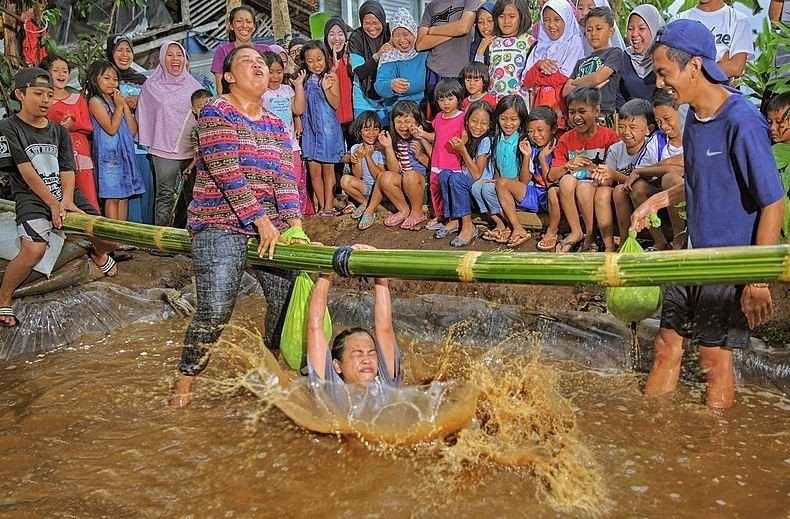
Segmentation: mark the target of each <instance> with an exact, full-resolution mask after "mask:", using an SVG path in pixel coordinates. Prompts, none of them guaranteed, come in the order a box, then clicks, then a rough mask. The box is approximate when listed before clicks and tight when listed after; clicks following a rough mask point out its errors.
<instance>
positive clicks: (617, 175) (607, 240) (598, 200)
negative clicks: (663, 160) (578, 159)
mask: <svg viewBox="0 0 790 519" xmlns="http://www.w3.org/2000/svg"><path fill="white" fill-rule="evenodd" d="M618 116H619V117H618V121H617V132H618V134H619V135H620V141H619V142H617V143H615V144H614V145H612V147H611V148H610V149H609V153H607V155H606V162H605V163H604V164H602V165H600V166H598V167H597V168H595V169H594V170H593V172H592V173H593V178H594V179H595V181H596V182H598V189H597V190H596V191H595V219H596V222H597V224H598V230H599V231H600V232H601V239H602V240H603V244H604V250H605V251H606V252H614V251H615V244H614V214H613V213H612V203H613V202H614V206H615V211H616V213H617V226H618V231H619V235H620V243H622V242H623V241H625V239H626V238H627V237H628V227H629V226H630V222H631V213H632V212H633V210H634V208H633V206H632V205H631V196H630V195H631V194H632V193H631V190H633V191H634V192H639V193H643V192H644V193H649V194H650V195H652V194H654V193H656V192H657V191H658V188H656V187H655V184H656V181H655V179H653V178H649V177H648V178H640V177H639V174H638V173H635V171H636V170H637V169H638V168H641V167H643V166H651V165H653V164H655V163H656V162H658V155H659V151H660V147H659V142H658V141H659V137H661V136H662V134H660V133H657V132H654V129H655V119H654V118H653V105H652V104H650V101H647V100H645V99H631V100H630V101H628V102H627V103H625V104H624V105H623V106H621V107H620V110H618ZM662 138H663V137H662ZM634 179H636V181H634V182H631V181H633V180H634ZM627 182H631V184H630V186H631V187H630V189H628V188H626V183H627ZM648 196H649V195H648ZM651 232H652V233H653V234H655V235H659V234H661V229H651ZM657 238H658V236H654V238H653V239H654V240H657ZM663 238H664V237H663V235H661V239H663ZM656 243H657V244H659V246H661V245H660V244H661V241H660V240H659V241H656ZM666 243H667V242H666V239H663V245H664V246H666Z"/></svg>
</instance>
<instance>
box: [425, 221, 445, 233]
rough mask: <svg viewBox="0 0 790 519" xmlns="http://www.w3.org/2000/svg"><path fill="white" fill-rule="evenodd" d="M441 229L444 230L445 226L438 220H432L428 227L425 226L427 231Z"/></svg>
mask: <svg viewBox="0 0 790 519" xmlns="http://www.w3.org/2000/svg"><path fill="white" fill-rule="evenodd" d="M439 229H444V224H443V223H442V222H440V221H439V220H437V219H436V218H434V219H433V220H431V221H430V222H429V223H428V225H426V226H425V230H426V231H438V230H439Z"/></svg>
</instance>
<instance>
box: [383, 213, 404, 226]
mask: <svg viewBox="0 0 790 519" xmlns="http://www.w3.org/2000/svg"><path fill="white" fill-rule="evenodd" d="M405 219H406V217H405V216H404V215H402V214H400V213H394V214H391V215H389V216H388V217H386V218H385V219H384V225H386V226H387V227H397V226H399V225H400V224H402V223H403V221H404V220H405Z"/></svg>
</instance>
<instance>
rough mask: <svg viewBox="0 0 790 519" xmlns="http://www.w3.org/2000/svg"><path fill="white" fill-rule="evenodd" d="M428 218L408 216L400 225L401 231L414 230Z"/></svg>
mask: <svg viewBox="0 0 790 519" xmlns="http://www.w3.org/2000/svg"><path fill="white" fill-rule="evenodd" d="M427 219H428V218H427V217H425V216H409V217H408V218H406V219H405V220H403V223H402V224H400V228H401V229H406V230H408V231H411V230H414V229H415V228H416V227H417V226H418V225H420V224H421V223H423V222H424V221H426V220H427Z"/></svg>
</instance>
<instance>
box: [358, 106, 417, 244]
mask: <svg viewBox="0 0 790 519" xmlns="http://www.w3.org/2000/svg"><path fill="white" fill-rule="evenodd" d="M422 124H423V119H422V112H421V111H420V107H419V106H418V105H417V103H415V102H414V101H399V102H397V103H395V106H393V107H392V111H391V112H390V128H391V133H390V132H387V131H383V132H381V133H379V144H381V146H382V147H383V148H384V156H385V157H386V159H387V169H386V170H385V171H382V172H381V174H380V175H379V178H378V179H377V180H376V184H375V185H374V186H373V191H372V192H371V194H370V198H369V199H368V205H367V207H366V208H365V211H364V212H363V213H362V217H361V218H360V219H359V224H358V225H357V228H358V229H359V230H365V229H367V228H369V227H370V226H371V225H373V222H374V221H375V214H376V208H378V206H379V205H380V204H381V202H382V199H383V198H384V197H387V198H388V199H389V200H390V202H392V204H393V205H394V206H395V209H396V212H395V213H393V214H391V215H389V216H388V217H387V218H386V219H385V220H384V225H385V226H387V227H396V226H400V228H401V229H410V230H411V229H414V230H416V229H418V228H419V226H420V225H421V224H422V223H423V222H425V221H426V220H427V218H426V216H425V212H424V211H423V209H422V199H423V194H424V193H425V177H426V171H427V167H428V163H429V162H430V156H431V145H430V144H429V143H428V141H426V140H425V139H420V138H418V137H417V136H416V135H415V132H416V128H419V127H421V126H422Z"/></svg>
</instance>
